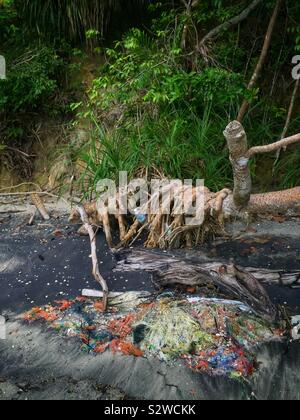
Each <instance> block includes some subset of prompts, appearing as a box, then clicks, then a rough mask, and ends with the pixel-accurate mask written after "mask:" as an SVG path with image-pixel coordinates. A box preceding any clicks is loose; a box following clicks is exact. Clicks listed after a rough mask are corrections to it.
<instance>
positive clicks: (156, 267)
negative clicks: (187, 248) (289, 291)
mask: <svg viewBox="0 0 300 420" xmlns="http://www.w3.org/2000/svg"><path fill="white" fill-rule="evenodd" d="M116 256H117V259H118V264H117V267H116V269H115V271H121V272H126V271H127V272H132V271H147V272H150V273H152V274H153V281H154V283H155V285H156V287H157V288H159V289H162V288H168V287H178V286H184V287H191V286H194V287H199V288H201V293H202V294H203V293H204V294H209V295H213V296H214V297H215V296H216V295H219V296H221V297H225V298H229V299H235V300H239V301H242V302H243V303H246V304H248V305H249V306H250V307H251V308H252V309H253V311H254V312H255V313H257V314H258V315H260V316H262V317H263V318H265V319H266V320H268V321H271V322H274V321H275V320H276V318H277V315H278V313H277V309H276V308H275V306H274V305H273V304H272V302H271V300H270V298H269V296H268V294H267V292H266V290H265V288H264V286H263V285H262V283H261V281H259V279H258V278H262V277H263V278H264V279H265V280H266V278H267V276H266V274H267V273H266V271H267V270H263V271H260V270H256V271H255V269H244V268H242V267H239V266H236V265H234V264H224V263H222V262H205V263H200V262H195V261H193V260H192V259H184V258H179V257H172V256H168V255H163V254H161V253H157V252H155V251H149V250H142V249H135V250H133V251H121V252H119V253H117V255H116ZM269 274H275V273H273V272H269ZM274 277H275V276H274ZM269 279H270V277H269Z"/></svg>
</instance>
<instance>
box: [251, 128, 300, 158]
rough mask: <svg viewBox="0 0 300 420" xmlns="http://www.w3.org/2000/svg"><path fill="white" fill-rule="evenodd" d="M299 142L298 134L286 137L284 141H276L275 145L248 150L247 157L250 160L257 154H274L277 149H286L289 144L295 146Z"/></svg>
mask: <svg viewBox="0 0 300 420" xmlns="http://www.w3.org/2000/svg"><path fill="white" fill-rule="evenodd" d="M298 142H300V133H299V134H295V135H294V136H291V137H287V138H286V139H282V140H280V141H277V142H276V143H271V144H267V145H266V146H257V147H252V148H251V149H250V150H248V153H247V155H246V156H247V157H248V158H251V157H253V156H255V155H257V154H261V153H270V152H276V150H278V149H282V148H284V147H288V146H290V145H291V144H295V143H298Z"/></svg>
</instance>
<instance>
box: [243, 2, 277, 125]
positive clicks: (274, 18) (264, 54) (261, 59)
mask: <svg viewBox="0 0 300 420" xmlns="http://www.w3.org/2000/svg"><path fill="white" fill-rule="evenodd" d="M282 3H283V0H277V3H276V6H275V9H274V12H273V15H272V17H271V20H270V23H269V27H268V30H267V33H266V37H265V42H264V45H263V48H262V51H261V55H260V57H259V60H258V63H257V65H256V68H255V70H254V73H253V75H252V77H251V80H250V83H249V85H248V90H251V89H253V88H254V87H255V86H256V84H257V81H258V79H259V77H260V75H261V72H262V69H263V66H264V64H265V61H266V59H267V55H268V52H269V49H270V45H271V40H272V35H273V32H274V28H275V24H276V21H277V17H278V15H279V12H280V9H281V6H282ZM248 107H249V102H248V100H247V99H245V100H244V102H243V104H242V106H241V109H240V112H239V115H238V117H237V120H238V121H239V122H242V121H243V118H244V116H245V114H246V112H247V110H248Z"/></svg>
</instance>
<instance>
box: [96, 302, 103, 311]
mask: <svg viewBox="0 0 300 420" xmlns="http://www.w3.org/2000/svg"><path fill="white" fill-rule="evenodd" d="M94 308H95V310H96V311H97V312H104V307H103V302H101V301H98V302H96V303H94Z"/></svg>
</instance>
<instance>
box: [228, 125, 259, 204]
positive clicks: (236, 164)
mask: <svg viewBox="0 0 300 420" xmlns="http://www.w3.org/2000/svg"><path fill="white" fill-rule="evenodd" d="M224 136H225V138H226V140H227V145H228V149H229V153H230V162H231V165H232V169H233V177H234V191H233V201H234V205H235V206H236V207H237V208H238V209H241V208H244V207H246V206H247V205H248V203H249V200H250V196H251V191H252V180H251V174H250V169H249V165H248V163H249V158H248V157H247V152H248V141H247V135H246V132H245V130H244V128H243V126H242V124H240V123H239V122H238V121H233V122H232V123H230V124H229V125H228V126H227V128H226V130H225V131H224Z"/></svg>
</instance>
